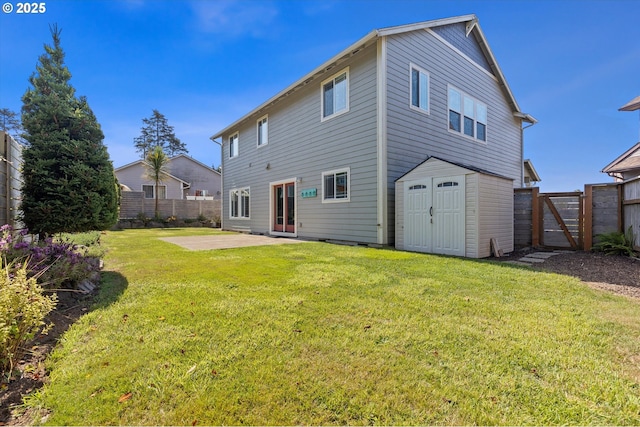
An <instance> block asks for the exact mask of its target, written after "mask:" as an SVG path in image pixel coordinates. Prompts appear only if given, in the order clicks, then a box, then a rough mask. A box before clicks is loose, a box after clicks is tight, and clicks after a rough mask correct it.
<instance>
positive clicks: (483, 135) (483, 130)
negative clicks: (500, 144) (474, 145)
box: [476, 122, 487, 141]
mask: <svg viewBox="0 0 640 427" xmlns="http://www.w3.org/2000/svg"><path fill="white" fill-rule="evenodd" d="M476 129H477V133H476V138H478V139H479V140H480V141H486V140H487V127H486V126H485V125H483V124H482V123H480V122H478V123H476Z"/></svg>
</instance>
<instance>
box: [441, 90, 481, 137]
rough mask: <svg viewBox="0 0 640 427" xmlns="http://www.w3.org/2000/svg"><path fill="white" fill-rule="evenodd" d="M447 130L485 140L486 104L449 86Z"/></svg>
mask: <svg viewBox="0 0 640 427" xmlns="http://www.w3.org/2000/svg"><path fill="white" fill-rule="evenodd" d="M449 130H452V131H454V132H460V133H462V134H463V135H466V136H468V137H471V138H474V139H477V140H479V141H484V142H486V141H487V106H486V104H483V103H482V102H480V101H478V100H477V99H475V98H472V97H471V96H469V95H467V94H465V93H464V92H462V91H460V90H458V89H456V88H454V87H451V86H449Z"/></svg>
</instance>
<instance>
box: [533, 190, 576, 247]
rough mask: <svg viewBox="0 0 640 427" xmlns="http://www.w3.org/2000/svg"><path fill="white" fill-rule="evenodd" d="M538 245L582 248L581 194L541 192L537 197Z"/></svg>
mask: <svg viewBox="0 0 640 427" xmlns="http://www.w3.org/2000/svg"><path fill="white" fill-rule="evenodd" d="M538 203H539V205H540V206H539V207H538V212H539V214H540V225H541V229H540V246H544V247H548V248H553V249H573V250H578V249H583V248H584V235H583V230H584V228H583V222H582V221H583V218H584V212H583V195H582V192H581V191H578V192H571V193H542V194H540V195H539V197H538Z"/></svg>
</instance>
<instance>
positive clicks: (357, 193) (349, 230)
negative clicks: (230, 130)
mask: <svg viewBox="0 0 640 427" xmlns="http://www.w3.org/2000/svg"><path fill="white" fill-rule="evenodd" d="M375 53H376V51H375V47H372V48H368V49H365V50H363V51H361V52H360V53H358V54H357V55H355V56H354V57H353V58H352V59H351V60H350V61H348V62H347V63H344V64H341V65H339V66H337V67H335V68H334V69H332V70H330V71H328V72H326V73H325V74H326V75H325V76H324V77H322V78H318V79H316V80H314V81H312V82H311V83H309V84H307V85H306V86H305V87H304V88H302V89H300V90H299V91H297V92H295V93H293V94H291V95H290V96H289V97H288V98H286V99H284V100H282V101H280V102H279V103H277V104H275V105H274V106H272V107H270V108H268V109H265V110H263V111H261V112H259V113H257V114H256V115H255V117H251V118H249V119H247V120H246V121H245V122H243V123H242V124H241V126H240V127H239V128H238V129H237V130H238V131H239V155H238V157H237V158H234V159H229V158H228V155H229V154H228V151H229V147H228V137H229V135H225V136H224V144H223V156H224V159H223V170H224V190H223V198H224V199H223V200H224V206H225V208H224V212H223V215H224V227H225V228H233V227H237V226H241V227H249V228H250V229H251V231H252V232H259V233H268V232H269V231H270V229H271V225H270V223H269V219H270V211H269V210H270V206H269V203H270V183H271V182H277V181H281V180H285V179H293V178H297V179H298V180H300V182H299V183H298V184H297V188H296V193H297V198H296V201H297V224H298V229H297V232H298V236H300V237H305V238H314V239H343V240H353V241H359V242H371V243H374V242H376V239H377V218H376V201H377V187H376V183H377V175H376V167H377V166H376V165H377V152H376V147H377V145H376V144H377V137H376V55H375ZM346 66H349V67H350V68H349V112H347V113H345V114H342V115H340V116H337V117H335V118H333V119H330V120H325V121H324V122H322V121H321V117H320V96H321V88H320V84H321V82H322V80H324V79H325V78H328V77H331V76H332V75H333V74H335V73H338V72H340V71H341V70H342V69H344V68H345V67H346ZM265 114H268V115H269V119H268V123H269V143H268V144H267V145H266V146H263V147H259V148H258V147H257V146H256V120H257V119H258V118H259V117H262V116H264V115H265ZM267 164H268V165H269V168H268V169H267ZM346 167H348V168H350V172H351V173H350V184H351V188H350V202H345V203H324V204H323V203H322V195H321V190H322V172H326V171H330V170H334V169H341V168H346ZM241 187H250V191H251V207H250V209H251V219H250V220H231V219H230V218H229V212H228V201H229V191H230V190H231V189H232V188H241ZM309 188H316V189H317V193H318V196H317V197H315V198H308V199H302V198H301V197H300V192H301V190H303V189H309Z"/></svg>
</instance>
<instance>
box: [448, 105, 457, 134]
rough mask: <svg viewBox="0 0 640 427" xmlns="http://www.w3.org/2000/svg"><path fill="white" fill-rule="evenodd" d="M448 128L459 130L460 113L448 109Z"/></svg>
mask: <svg viewBox="0 0 640 427" xmlns="http://www.w3.org/2000/svg"><path fill="white" fill-rule="evenodd" d="M449 129H451V130H455V131H456V132H460V114H459V113H456V112H455V111H451V110H449Z"/></svg>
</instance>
